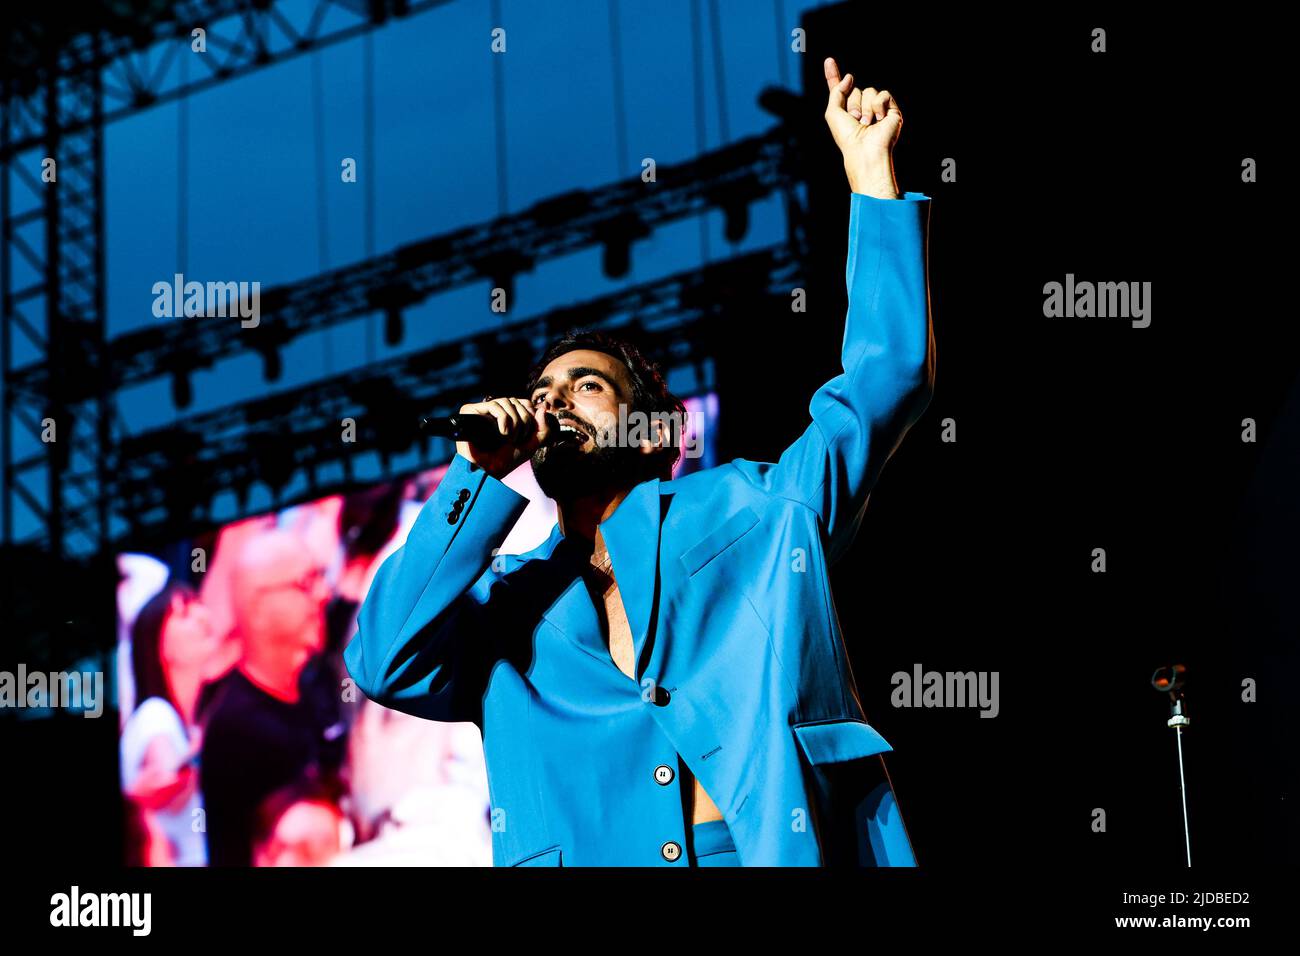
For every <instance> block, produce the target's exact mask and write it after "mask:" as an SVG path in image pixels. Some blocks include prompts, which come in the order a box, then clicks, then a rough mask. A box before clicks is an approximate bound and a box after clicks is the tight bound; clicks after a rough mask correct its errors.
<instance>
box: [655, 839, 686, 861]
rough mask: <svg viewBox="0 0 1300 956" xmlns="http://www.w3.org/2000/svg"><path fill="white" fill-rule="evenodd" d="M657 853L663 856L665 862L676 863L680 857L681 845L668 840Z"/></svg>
mask: <svg viewBox="0 0 1300 956" xmlns="http://www.w3.org/2000/svg"><path fill="white" fill-rule="evenodd" d="M659 852H660V854H662V855H663V858H664V859H665V860H667V861H668V862H669V863H676V862H677V861H678V860H679V859H680V858H681V855H682V848H681V844H678V843H674V842H673V841H672V840H669V841H668V842H667V843H665V844H664V845H663V846H661V847H660V848H659Z"/></svg>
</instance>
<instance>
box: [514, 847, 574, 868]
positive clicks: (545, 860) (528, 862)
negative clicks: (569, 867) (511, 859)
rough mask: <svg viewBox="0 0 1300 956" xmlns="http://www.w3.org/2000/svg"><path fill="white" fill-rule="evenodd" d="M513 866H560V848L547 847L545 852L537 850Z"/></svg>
mask: <svg viewBox="0 0 1300 956" xmlns="http://www.w3.org/2000/svg"><path fill="white" fill-rule="evenodd" d="M513 865H514V866H562V865H563V864H561V863H560V848H559V847H558V846H553V847H548V848H547V849H545V850H539V851H538V852H536V853H534V854H532V855H531V856H526V857H524V858H523V859H522V860H520V861H519V862H518V863H515V864H513Z"/></svg>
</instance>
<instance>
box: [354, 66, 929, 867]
mask: <svg viewBox="0 0 1300 956" xmlns="http://www.w3.org/2000/svg"><path fill="white" fill-rule="evenodd" d="M825 66H826V83H827V86H828V88H829V104H828V105H827V108H826V121H827V124H828V126H829V127H830V130H831V133H832V135H833V136H834V139H835V142H836V144H837V145H838V146H839V148H840V151H841V153H842V154H843V158H844V168H845V171H846V172H847V174H848V181H849V188H850V189H851V190H852V195H851V196H850V199H849V202H850V218H849V246H848V264H847V269H846V274H847V282H848V290H849V309H848V317H847V321H846V326H845V332H844V348H843V356H842V358H843V366H844V371H843V374H840V375H837V376H836V377H835V378H833V379H832V380H831V381H829V382H828V383H826V385H824V386H822V388H821V389H819V390H818V391H817V393H816V394H815V395H814V396H813V399H812V403H811V406H810V412H811V415H812V421H811V423H810V424H809V425H808V427H807V429H806V430H805V431H804V433H803V435H802V436H801V437H800V438H799V439H798V440H797V441H795V443H794V444H793V445H791V446H790V447H789V448H787V449H786V450H785V452H784V453H783V454H782V455H781V456H780V460H779V461H778V462H776V463H775V464H773V463H767V462H753V461H747V460H745V459H736V460H735V461H732V462H731V463H729V464H727V465H723V466H720V467H717V468H711V469H708V470H705V471H700V472H696V473H694V474H691V475H688V476H686V477H684V478H681V479H678V480H672V478H671V474H672V472H671V469H672V466H673V463H674V461H675V460H676V458H677V456H678V454H679V452H680V449H679V447H676V445H677V440H678V439H677V438H676V437H675V435H674V429H672V428H671V427H669V425H668V424H667V421H671V420H672V418H671V414H670V413H673V412H678V413H680V412H681V411H682V406H681V403H680V402H679V401H678V400H677V399H676V398H675V397H674V396H673V395H672V394H671V393H670V392H669V391H668V389H667V388H666V386H665V384H664V381H663V379H662V378H661V377H660V376H659V374H658V373H657V372H656V371H655V369H654V368H653V367H652V366H651V365H650V364H649V363H647V362H646V361H645V359H643V358H642V356H641V355H640V353H638V352H637V351H636V350H635V349H634V348H632V347H630V346H629V345H627V344H626V343H623V342H620V341H618V340H617V339H613V338H611V337H609V336H604V335H600V334H597V333H585V334H583V333H580V334H576V335H570V336H568V337H566V338H565V339H563V340H562V341H560V342H558V343H556V344H555V345H553V346H552V347H551V348H550V349H549V350H548V351H547V352H546V353H545V355H544V356H543V358H542V360H541V362H540V363H539V365H538V367H537V368H536V369H535V370H534V373H533V376H532V378H531V380H530V382H529V389H528V392H527V394H526V395H525V396H522V397H519V398H496V399H492V400H489V401H484V402H480V403H475V404H469V405H465V406H464V407H463V408H462V409H461V412H462V413H463V414H479V415H491V416H493V417H494V418H495V420H496V423H497V426H498V431H499V433H500V434H501V435H503V436H507V441H506V442H505V444H504V445H502V446H500V447H498V448H496V449H494V450H487V449H484V448H479V447H475V446H474V445H471V444H468V443H466V442H459V443H458V444H457V448H456V450H457V454H456V457H455V458H454V459H453V463H452V465H451V466H450V467H449V468H448V470H447V473H446V476H445V477H444V478H443V480H442V483H441V484H440V485H439V486H438V489H437V491H436V492H435V493H434V495H433V496H432V497H431V498H430V500H429V501H428V502H427V503H426V504H425V506H424V508H423V509H422V511H421V513H420V516H419V518H418V520H417V521H416V522H415V525H414V526H413V527H412V529H411V532H410V535H409V537H408V538H407V541H406V544H405V545H404V546H403V547H402V548H401V549H400V550H399V551H397V552H396V553H394V554H393V555H392V556H391V557H390V558H389V559H388V560H387V561H385V562H384V564H383V566H382V567H381V568H380V569H379V571H378V572H377V574H376V576H375V579H374V583H373V585H372V587H371V589H370V592H369V595H368V597H367V598H366V600H365V602H364V604H363V605H362V607H361V610H360V612H359V615H358V632H357V634H356V636H355V637H354V638H353V640H352V642H351V643H350V644H349V645H348V647H347V650H346V652H345V655H344V657H345V661H346V663H347V667H348V670H349V671H350V672H351V674H352V676H353V678H355V680H356V682H357V684H358V686H360V688H361V689H362V690H363V691H364V692H365V693H366V694H367V695H368V696H369V697H370V698H371V699H373V700H375V701H377V702H379V703H380V704H383V705H384V706H387V707H391V708H395V709H397V710H401V711H404V712H407V713H410V714H415V715H418V716H420V717H425V718H428V719H430V720H444V721H473V722H474V723H475V724H476V725H477V726H478V727H479V729H480V730H481V731H482V734H483V745H484V748H485V753H486V758H487V768H488V780H489V790H490V795H491V805H492V840H493V845H492V849H493V858H494V862H495V864H496V865H497V866H667V867H683V866H738V865H744V866H819V865H837V864H851V865H865V866H911V865H915V862H916V861H915V858H914V856H913V854H912V850H911V845H910V842H909V840H908V837H907V832H906V830H905V828H904V826H903V822H902V819H901V816H900V814H899V809H898V805H897V803H896V802H895V799H894V793H893V790H892V787H891V784H890V781H889V778H888V775H887V774H886V772H885V767H884V761H883V758H882V756H881V754H883V753H884V752H886V751H888V750H890V749H891V748H890V746H889V744H887V743H886V742H885V740H884V739H883V738H882V737H881V736H880V735H879V734H878V733H877V732H876V731H875V730H874V729H873V728H872V727H871V725H870V724H868V723H867V722H866V720H865V719H864V716H863V713H862V707H861V704H860V703H859V701H858V696H857V690H856V687H855V685H854V682H853V676H852V674H851V672H850V669H849V664H848V658H847V654H846V652H845V648H844V643H843V640H842V637H841V634H840V630H839V622H838V619H837V616H836V613H835V609H834V605H833V604H832V603H831V600H830V594H829V587H828V574H827V569H828V565H829V564H830V562H832V561H834V560H836V559H837V558H838V557H839V556H840V555H841V554H843V553H844V551H845V549H846V548H847V547H848V545H849V544H850V542H851V541H852V539H853V536H854V534H855V532H856V530H857V527H858V525H859V523H860V521H861V519H862V514H863V511H864V509H865V507H866V503H867V497H868V495H869V494H870V492H871V490H872V488H873V487H874V485H875V483H876V481H877V479H878V478H879V475H880V471H881V469H882V468H883V467H884V464H885V461H886V460H887V459H888V458H889V456H890V455H891V454H892V453H893V451H894V449H895V448H896V447H897V446H898V444H899V442H900V441H901V440H902V437H903V435H904V433H905V432H906V431H907V430H908V428H910V427H911V425H912V424H913V423H914V422H915V421H916V420H917V419H918V418H919V417H920V415H921V413H922V412H923V411H924V410H925V408H926V406H927V405H928V403H929V400H930V396H931V393H932V388H933V381H934V344H933V334H932V331H931V327H930V315H929V295H928V287H927V277H926V232H927V228H928V218H929V198H928V197H926V196H925V195H923V194H920V193H906V194H904V195H902V196H901V197H900V195H899V193H898V190H897V187H896V185H895V180H894V171H893V158H892V150H893V146H894V143H895V142H896V141H897V139H898V134H899V130H900V128H901V127H902V123H903V116H902V113H901V112H900V110H899V107H898V103H897V102H896V101H895V100H894V98H893V97H892V96H891V95H890V94H889V93H888V92H886V91H877V90H875V89H873V88H870V87H868V88H866V89H856V88H855V85H854V80H853V76H852V74H848V75H846V76H844V77H843V78H841V76H840V72H839V68H838V66H837V65H836V63H835V61H834V60H832V59H828V60H827V61H826V65H825ZM620 407H622V415H623V417H624V420H625V421H626V420H627V416H628V415H629V414H637V413H639V414H640V415H642V416H643V417H649V418H650V419H651V421H652V422H653V423H654V428H653V431H652V433H651V435H652V437H650V438H649V439H648V440H645V441H640V442H638V443H636V444H635V445H631V444H630V443H626V442H625V443H621V444H620V442H618V441H617V440H614V439H612V438H611V423H614V422H617V421H618V420H619V419H620ZM654 413H661V414H660V415H655V414H654ZM664 413H669V414H668V415H665V414H664ZM548 416H549V417H548ZM623 431H624V432H625V431H626V429H624V430H623ZM528 459H531V462H532V467H533V471H534V473H535V475H536V478H537V482H538V485H539V486H540V487H541V489H542V490H543V491H544V492H545V493H546V494H547V495H548V496H550V497H551V498H553V499H554V500H555V502H556V506H557V510H558V514H559V522H558V524H557V526H556V528H555V529H554V530H553V531H552V533H551V535H550V537H549V538H548V539H547V541H545V542H544V543H543V544H542V545H541V546H539V547H538V548H536V549H534V550H533V551H531V552H529V553H527V554H522V555H510V556H505V555H498V554H496V553H495V549H497V548H498V547H499V545H500V544H501V542H502V540H503V539H504V538H505V537H506V535H507V533H508V532H509V531H510V529H511V527H512V526H513V524H514V523H515V521H516V520H517V519H518V518H519V516H520V514H521V513H522V512H523V510H524V508H525V506H526V505H527V503H528V502H527V499H525V498H524V497H523V496H521V495H519V494H518V493H516V492H515V491H513V490H512V489H510V488H508V487H507V486H506V485H505V484H503V482H502V479H503V478H505V477H506V475H508V474H509V473H510V472H511V471H512V470H513V469H514V468H515V467H517V466H518V465H520V464H521V463H523V462H524V461H525V460H528Z"/></svg>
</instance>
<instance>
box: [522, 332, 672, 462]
mask: <svg viewBox="0 0 1300 956" xmlns="http://www.w3.org/2000/svg"><path fill="white" fill-rule="evenodd" d="M577 349H587V350H589V351H592V352H601V353H603V354H605V355H608V356H610V357H611V358H616V359H618V360H619V361H620V362H622V363H623V366H624V367H625V368H626V369H627V374H628V378H629V379H630V380H631V382H632V406H631V408H629V409H628V411H636V412H641V413H643V414H646V415H653V414H654V413H655V412H660V413H664V414H667V413H675V415H676V416H677V417H676V419H675V420H676V421H677V422H681V423H684V422H685V421H686V404H685V403H684V402H683V401H682V400H681V399H680V398H678V397H677V396H676V395H674V394H673V393H672V391H671V390H670V389H669V388H668V383H667V382H666V381H665V380H664V376H663V373H662V372H661V371H660V369H659V366H658V365H656V364H655V363H654V362H652V361H650V360H649V359H648V358H646V357H645V355H643V354H642V353H641V350H640V349H639V348H637V347H636V345H634V344H633V343H632V342H630V341H628V340H627V339H624V338H620V337H619V336H616V335H611V334H610V333H608V332H603V331H601V330H600V329H570V330H569V331H568V332H565V333H564V335H563V336H561V337H560V338H559V339H557V340H556V341H555V342H552V343H551V345H550V346H548V347H547V349H546V351H545V352H543V353H542V357H541V358H540V359H538V360H537V364H536V365H534V366H533V368H532V371H531V372H529V373H528V388H527V390H526V391H525V392H524V394H525V395H532V394H533V390H534V389H535V388H536V387H537V380H538V379H540V378H541V377H542V372H543V371H545V370H546V366H548V365H550V364H551V363H552V362H553V361H555V360H556V359H557V358H559V357H560V356H561V355H563V354H565V353H566V352H573V351H575V350H577ZM670 420H671V419H670ZM671 441H672V444H671V447H669V448H667V449H665V451H664V452H663V458H662V460H661V465H662V470H663V472H664V476H665V477H667V476H669V475H671V473H672V469H673V466H674V465H676V464H677V459H678V458H680V457H681V454H682V448H681V445H682V429H680V428H674V429H673V430H672V439H671Z"/></svg>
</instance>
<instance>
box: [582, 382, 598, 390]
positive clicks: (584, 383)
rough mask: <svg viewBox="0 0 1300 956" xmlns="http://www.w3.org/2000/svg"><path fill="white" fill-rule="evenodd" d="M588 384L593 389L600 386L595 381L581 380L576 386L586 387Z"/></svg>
mask: <svg viewBox="0 0 1300 956" xmlns="http://www.w3.org/2000/svg"><path fill="white" fill-rule="evenodd" d="M588 385H590V386H591V387H592V388H595V389H599V388H600V385H599V384H598V383H597V382H583V383H582V384H581V385H579V386H578V388H586V387H587V386H588Z"/></svg>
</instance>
